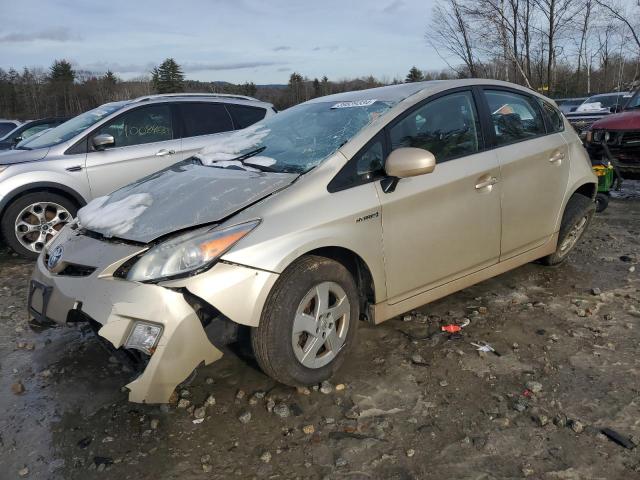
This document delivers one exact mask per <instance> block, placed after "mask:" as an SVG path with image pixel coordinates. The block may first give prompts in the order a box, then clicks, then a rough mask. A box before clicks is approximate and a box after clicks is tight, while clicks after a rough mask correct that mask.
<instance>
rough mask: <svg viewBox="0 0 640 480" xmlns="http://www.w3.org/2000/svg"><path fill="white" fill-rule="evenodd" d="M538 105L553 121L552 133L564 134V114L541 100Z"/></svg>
mask: <svg viewBox="0 0 640 480" xmlns="http://www.w3.org/2000/svg"><path fill="white" fill-rule="evenodd" d="M538 103H539V104H540V106H541V107H542V109H543V110H544V112H545V113H546V114H547V117H548V118H549V120H550V121H551V131H552V132H553V133H556V132H562V131H563V130H564V120H563V119H562V114H561V113H560V112H559V111H558V109H557V108H556V107H554V106H553V105H551V104H550V103H549V102H545V101H544V100H542V99H541V98H539V99H538Z"/></svg>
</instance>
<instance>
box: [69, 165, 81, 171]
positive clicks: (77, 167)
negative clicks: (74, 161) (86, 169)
mask: <svg viewBox="0 0 640 480" xmlns="http://www.w3.org/2000/svg"><path fill="white" fill-rule="evenodd" d="M66 170H67V172H79V171H80V170H82V165H74V166H73V167H67V169H66Z"/></svg>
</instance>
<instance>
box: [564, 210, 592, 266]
mask: <svg viewBox="0 0 640 480" xmlns="http://www.w3.org/2000/svg"><path fill="white" fill-rule="evenodd" d="M587 221H588V219H587V217H586V216H585V217H582V218H581V219H580V220H579V221H578V222H577V223H576V224H575V225H574V226H573V228H572V229H571V231H570V232H569V233H568V234H567V236H566V238H565V239H564V240H563V241H562V243H561V244H560V251H559V252H558V253H559V254H560V256H561V257H564V256H565V255H566V254H568V253H569V251H570V250H571V249H572V248H573V246H574V245H575V244H576V242H577V241H578V240H579V239H580V237H581V236H582V232H584V229H585V228H586V226H587Z"/></svg>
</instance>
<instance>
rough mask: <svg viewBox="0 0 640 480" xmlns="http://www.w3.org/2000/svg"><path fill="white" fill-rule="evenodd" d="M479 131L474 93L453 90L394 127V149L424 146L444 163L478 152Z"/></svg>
mask: <svg viewBox="0 0 640 480" xmlns="http://www.w3.org/2000/svg"><path fill="white" fill-rule="evenodd" d="M479 130H480V123H479V121H478V115H477V113H476V109H475V106H474V102H473V96H472V94H471V92H456V93H451V94H449V95H445V96H443V97H440V98H437V99H435V100H432V101H430V102H429V103H427V104H426V105H424V106H422V107H420V108H418V109H417V110H414V111H412V112H411V113H409V114H408V115H407V116H406V117H405V118H403V119H402V120H400V122H398V123H397V124H395V125H394V126H393V127H391V130H390V137H391V149H392V150H395V149H396V148H401V147H415V148H422V149H424V150H428V151H430V152H431V153H433V154H434V155H435V157H436V161H437V162H438V163H440V162H443V161H446V160H451V159H453V158H458V157H462V156H465V155H471V154H473V153H476V152H478V151H479V150H480V136H479V133H478V132H479Z"/></svg>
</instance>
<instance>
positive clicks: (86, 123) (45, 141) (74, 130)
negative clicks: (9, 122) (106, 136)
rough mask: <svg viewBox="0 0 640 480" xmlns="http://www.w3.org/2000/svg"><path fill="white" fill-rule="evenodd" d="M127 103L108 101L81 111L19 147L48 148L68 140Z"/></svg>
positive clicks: (30, 148)
mask: <svg viewBox="0 0 640 480" xmlns="http://www.w3.org/2000/svg"><path fill="white" fill-rule="evenodd" d="M126 104H127V102H114V103H106V104H104V105H102V106H101V107H98V108H94V109H93V110H89V111H88V112H85V113H81V114H80V115H78V116H77V117H73V118H72V119H71V120H68V121H66V122H64V123H62V124H60V125H58V126H57V127H55V128H52V129H51V130H49V131H47V132H44V133H43V134H42V135H40V136H39V137H37V138H35V139H33V140H31V141H30V142H29V143H28V145H26V146H24V147H18V148H19V149H24V150H33V149H34V148H47V147H52V146H54V145H58V144H60V143H62V142H66V141H67V140H70V139H72V138H73V137H75V136H76V135H79V134H81V133H82V132H84V131H85V130H87V129H88V128H89V127H91V126H92V125H95V124H96V123H98V122H99V121H100V120H103V119H105V118H106V117H107V116H109V115H111V114H112V113H114V112H117V111H118V110H120V109H121V108H122V107H124V106H125V105H126Z"/></svg>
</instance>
